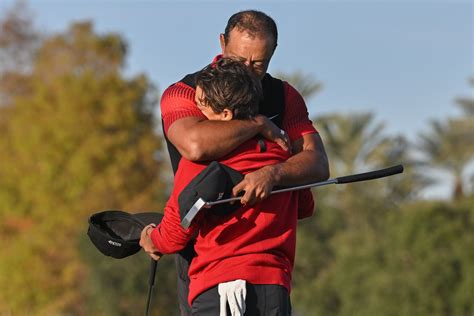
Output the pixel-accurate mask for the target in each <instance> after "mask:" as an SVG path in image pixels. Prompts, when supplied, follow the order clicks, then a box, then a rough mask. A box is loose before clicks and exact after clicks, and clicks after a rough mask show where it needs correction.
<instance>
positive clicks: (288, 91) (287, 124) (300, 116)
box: [283, 81, 318, 141]
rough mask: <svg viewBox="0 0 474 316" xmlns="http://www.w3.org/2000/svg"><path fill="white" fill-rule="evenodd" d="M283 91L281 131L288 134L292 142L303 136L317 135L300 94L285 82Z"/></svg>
mask: <svg viewBox="0 0 474 316" xmlns="http://www.w3.org/2000/svg"><path fill="white" fill-rule="evenodd" d="M284 91H285V114H284V117H283V129H284V130H285V131H286V132H287V133H288V136H290V139H291V140H292V141H293V140H296V139H298V138H301V137H303V135H306V134H313V133H317V132H318V131H317V130H316V129H315V128H314V126H313V123H312V122H311V120H310V119H309V114H308V109H307V107H306V104H305V102H304V100H303V97H302V96H301V94H300V93H299V92H298V91H296V89H295V88H293V87H292V86H291V85H290V84H289V83H288V82H286V81H285V82H284Z"/></svg>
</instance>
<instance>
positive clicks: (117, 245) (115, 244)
mask: <svg viewBox="0 0 474 316" xmlns="http://www.w3.org/2000/svg"><path fill="white" fill-rule="evenodd" d="M108 243H109V244H111V245H112V246H115V247H122V244H121V243H119V242H116V241H113V240H109V241H108Z"/></svg>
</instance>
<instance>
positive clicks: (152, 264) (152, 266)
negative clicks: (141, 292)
mask: <svg viewBox="0 0 474 316" xmlns="http://www.w3.org/2000/svg"><path fill="white" fill-rule="evenodd" d="M150 260H151V262H150V279H149V280H148V284H149V285H150V286H153V285H154V284H155V274H156V266H157V263H158V261H156V260H154V259H150Z"/></svg>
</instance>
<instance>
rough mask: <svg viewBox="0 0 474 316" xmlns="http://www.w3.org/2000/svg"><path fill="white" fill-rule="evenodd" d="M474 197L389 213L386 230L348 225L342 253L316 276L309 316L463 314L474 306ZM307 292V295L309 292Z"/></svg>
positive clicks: (336, 245)
mask: <svg viewBox="0 0 474 316" xmlns="http://www.w3.org/2000/svg"><path fill="white" fill-rule="evenodd" d="M473 202H474V200H472V199H467V200H463V201H460V203H457V204H454V205H449V204H444V203H443V204H438V203H436V204H434V203H426V202H423V203H420V202H418V203H414V204H411V205H408V206H406V207H403V208H402V209H400V210H399V211H397V212H390V213H387V215H388V216H387V217H386V219H385V221H384V224H383V228H384V229H383V231H384V233H383V234H378V233H377V234H375V233H374V231H364V230H357V231H356V230H351V231H344V232H343V233H341V234H339V235H338V236H337V237H336V238H334V239H333V240H332V241H331V243H332V249H334V257H335V259H334V260H333V261H332V262H331V264H330V265H328V266H327V267H326V268H325V269H324V270H323V271H322V272H321V273H320V275H319V278H317V279H312V280H311V279H308V280H307V281H306V283H307V288H306V289H305V290H306V297H305V300H304V301H301V305H298V307H299V309H300V311H301V312H303V313H307V315H336V316H343V315H351V316H353V315H356V316H357V315H387V316H390V315H407V316H409V315H420V316H423V315H427V316H428V315H429V316H433V315H440V316H441V315H453V316H454V315H455V316H468V315H472V313H473V312H474V303H473V301H472V293H473V291H474V268H473V267H474V255H473V252H472V251H466V249H470V245H471V244H472V242H473V240H474V233H473V232H474V209H473V208H472V205H473ZM303 297H304V296H303Z"/></svg>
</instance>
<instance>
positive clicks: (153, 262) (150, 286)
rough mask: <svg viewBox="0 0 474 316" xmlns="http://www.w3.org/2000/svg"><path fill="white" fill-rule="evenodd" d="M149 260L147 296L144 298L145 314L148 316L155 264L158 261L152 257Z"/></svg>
mask: <svg viewBox="0 0 474 316" xmlns="http://www.w3.org/2000/svg"><path fill="white" fill-rule="evenodd" d="M150 260H151V261H150V278H149V279H148V297H147V300H146V308H145V316H148V313H149V311H150V304H151V295H152V293H153V286H154V285H155V274H156V266H157V263H158V261H156V260H154V259H150Z"/></svg>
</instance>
